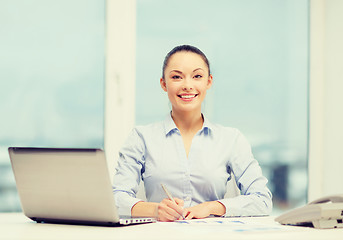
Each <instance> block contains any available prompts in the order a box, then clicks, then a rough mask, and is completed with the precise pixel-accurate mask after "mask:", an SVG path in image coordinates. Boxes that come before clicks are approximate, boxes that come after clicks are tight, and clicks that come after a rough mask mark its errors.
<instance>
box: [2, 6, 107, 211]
mask: <svg viewBox="0 0 343 240" xmlns="http://www.w3.org/2000/svg"><path fill="white" fill-rule="evenodd" d="M0 26H1V27H0V32H1V40H0V41H1V44H0V52H1V55H2V57H1V58H0V79H1V83H0V84H1V87H0V111H1V125H0V211H20V204H19V200H18V196H17V192H16V187H15V182H14V177H13V174H12V169H11V167H10V162H9V157H8V152H7V148H8V147H9V146H32V147H102V146H103V144H104V143H103V142H104V140H103V138H104V130H103V128H104V69H105V62H104V56H105V55H104V52H105V41H104V40H105V1H97V0H93V1H82V0H74V1H67V0H63V1H44V0H40V1H34V2H32V1H25V0H15V1H1V3H0Z"/></svg>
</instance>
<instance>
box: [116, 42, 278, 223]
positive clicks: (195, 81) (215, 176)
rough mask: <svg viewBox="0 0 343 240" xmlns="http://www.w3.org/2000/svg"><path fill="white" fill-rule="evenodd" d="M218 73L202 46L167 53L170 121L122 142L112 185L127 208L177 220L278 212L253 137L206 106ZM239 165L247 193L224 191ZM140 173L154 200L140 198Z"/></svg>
mask: <svg viewBox="0 0 343 240" xmlns="http://www.w3.org/2000/svg"><path fill="white" fill-rule="evenodd" d="M212 81H213V77H212V75H211V72H210V65H209V61H208V59H207V57H206V56H205V54H204V53H203V52H201V51H200V50H199V49H198V48H196V47H193V46H189V45H182V46H178V47H175V48H174V49H173V50H171V51H170V52H169V53H168V54H167V56H166V58H165V60H164V64H163V73H162V78H161V79H160V84H161V87H162V89H163V90H164V91H165V92H166V93H167V94H168V98H169V100H170V103H171V105H172V110H171V112H170V114H168V116H167V117H166V119H165V121H163V122H158V123H154V124H150V125H147V126H140V127H136V128H134V129H133V131H132V132H131V135H130V136H129V138H128V139H127V141H126V143H125V145H124V147H123V148H122V149H121V150H120V153H119V156H120V158H119V160H118V166H117V169H116V170H117V171H116V174H115V176H114V186H113V189H114V195H115V201H116V204H117V206H118V209H119V213H120V214H122V215H131V216H149V217H157V219H158V220H159V221H174V220H177V219H182V218H186V219H192V218H204V217H207V216H209V215H216V216H256V215H266V214H269V213H270V212H271V209H272V201H271V193H270V191H269V190H268V188H267V186H266V184H267V179H266V178H265V177H263V175H262V172H261V168H260V166H259V164H258V162H257V161H256V160H255V159H254V157H253V155H252V153H251V147H250V145H249V143H248V142H247V140H246V139H245V138H244V136H243V135H242V134H241V133H240V132H239V131H238V130H237V129H234V128H228V127H223V126H220V125H217V124H213V123H211V122H209V120H208V119H207V118H206V117H205V116H204V115H203V114H202V113H201V104H202V102H203V100H204V99H205V96H206V92H207V90H208V89H210V88H211V86H212ZM232 173H233V174H234V176H235V180H236V183H237V186H238V187H239V188H240V190H241V193H242V195H240V196H237V197H234V198H229V199H224V195H225V192H226V184H227V181H228V180H229V179H230V178H231V174H232ZM141 179H142V180H143V181H144V185H145V191H146V197H147V200H148V201H147V202H144V201H142V200H141V199H138V198H136V192H137V190H138V185H139V182H140V180H141ZM161 184H164V185H165V186H167V188H168V189H169V192H170V193H171V194H172V195H173V197H174V200H175V201H171V200H170V199H168V198H167V196H166V194H165V192H164V191H163V189H162V187H161Z"/></svg>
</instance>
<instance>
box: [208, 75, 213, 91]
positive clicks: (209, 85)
mask: <svg viewBox="0 0 343 240" xmlns="http://www.w3.org/2000/svg"><path fill="white" fill-rule="evenodd" d="M212 83H213V76H212V74H210V76H208V80H207V89H210V88H211V86H212Z"/></svg>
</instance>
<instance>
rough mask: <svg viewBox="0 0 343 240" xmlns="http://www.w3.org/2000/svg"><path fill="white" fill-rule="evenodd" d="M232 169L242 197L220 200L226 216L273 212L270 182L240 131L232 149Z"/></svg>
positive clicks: (260, 214)
mask: <svg viewBox="0 0 343 240" xmlns="http://www.w3.org/2000/svg"><path fill="white" fill-rule="evenodd" d="M229 165H230V166H229V167H230V168H231V170H232V172H233V174H234V177H235V180H236V183H237V186H238V188H239V189H240V191H241V195H239V196H237V197H233V198H227V199H221V200H219V202H220V203H222V204H223V205H224V206H225V207H226V213H225V216H262V215H269V214H270V213H271V211H272V194H271V192H270V191H269V189H268V187H267V183H268V180H267V179H266V178H265V177H264V176H263V175H262V170H261V167H260V165H259V164H258V162H257V160H256V159H255V158H254V156H253V154H252V151H251V147H250V144H249V143H248V141H247V140H246V138H245V137H244V136H243V135H242V134H241V133H240V132H239V131H238V135H237V139H236V141H235V144H234V146H233V148H232V155H231V158H230V163H229Z"/></svg>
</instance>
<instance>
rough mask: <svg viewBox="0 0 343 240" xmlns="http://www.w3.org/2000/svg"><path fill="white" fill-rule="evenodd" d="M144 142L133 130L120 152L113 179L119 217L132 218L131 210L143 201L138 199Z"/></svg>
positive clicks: (142, 167)
mask: <svg viewBox="0 0 343 240" xmlns="http://www.w3.org/2000/svg"><path fill="white" fill-rule="evenodd" d="M144 151H145V145H144V141H143V139H142V138H141V136H140V135H139V133H138V132H137V130H136V129H133V130H132V132H131V134H130V135H129V137H128V139H127V140H126V142H125V143H124V146H123V147H122V148H121V149H120V151H119V159H118V165H117V167H116V172H115V175H114V178H113V184H112V186H113V194H114V200H115V203H116V206H117V208H118V213H119V215H125V216H131V208H132V207H133V206H134V205H135V204H136V203H138V202H140V201H142V199H139V198H136V194H137V191H138V188H139V183H140V181H141V175H142V171H143V169H144Z"/></svg>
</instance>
